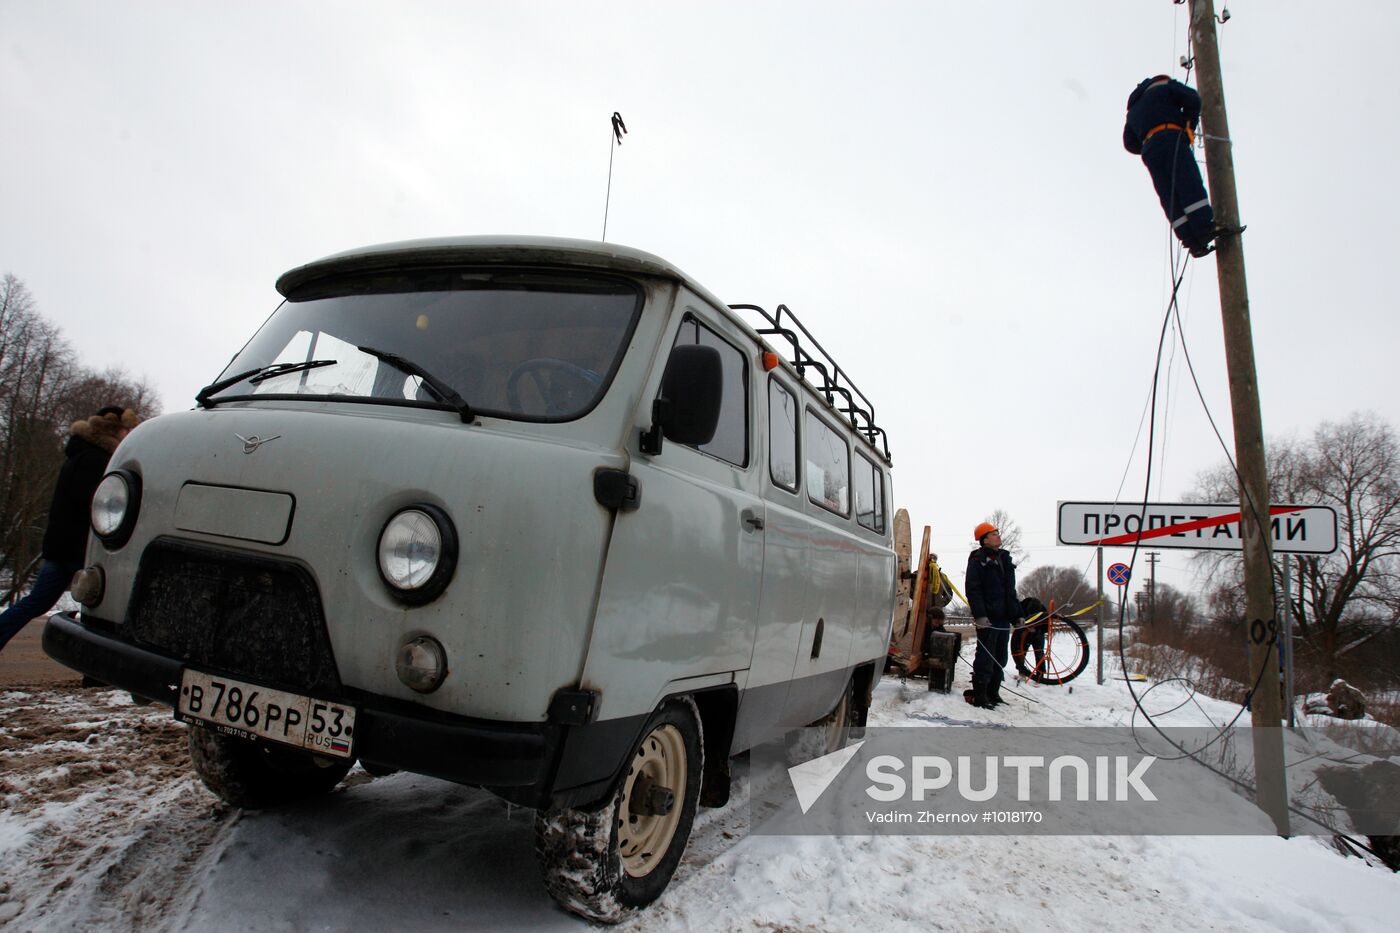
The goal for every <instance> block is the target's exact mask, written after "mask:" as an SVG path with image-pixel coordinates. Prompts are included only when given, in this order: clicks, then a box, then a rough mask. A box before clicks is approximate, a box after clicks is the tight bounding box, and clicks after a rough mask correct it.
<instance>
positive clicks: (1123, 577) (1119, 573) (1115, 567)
mask: <svg viewBox="0 0 1400 933" xmlns="http://www.w3.org/2000/svg"><path fill="white" fill-rule="evenodd" d="M1132 573H1133V572H1132V571H1131V570H1129V569H1128V565H1127V564H1112V565H1110V566H1109V568H1108V582H1109V583H1112V584H1113V585H1114V586H1127V585H1128V578H1129V577H1130V576H1132Z"/></svg>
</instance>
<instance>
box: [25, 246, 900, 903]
mask: <svg viewBox="0 0 1400 933" xmlns="http://www.w3.org/2000/svg"><path fill="white" fill-rule="evenodd" d="M277 288H278V291H279V292H281V293H282V295H283V296H285V298H286V300H285V301H284V302H283V303H282V305H281V306H280V307H278V309H277V310H276V312H275V313H273V315H272V316H271V317H270V318H269V319H268V321H267V322H266V323H265V324H264V325H263V326H262V328H261V329H259V330H258V332H257V334H256V335H254V337H253V339H252V340H251V341H249V343H248V344H247V346H245V347H244V348H243V349H242V351H240V352H239V353H238V354H237V355H236V356H235V357H234V358H233V360H232V361H231V362H230V363H229V365H228V367H227V368H226V369H225V371H224V372H223V373H222V374H221V375H220V376H219V378H218V379H217V380H216V381H215V382H214V383H212V384H211V385H209V386H207V387H206V388H205V389H203V390H202V391H201V392H200V393H199V396H198V400H197V401H198V405H199V407H198V408H196V409H194V410H192V411H187V412H182V413H179V414H172V415H166V416H163V417H160V418H157V419H154V420H152V421H149V422H147V423H146V424H143V425H142V426H140V427H139V428H137V429H136V430H135V431H134V432H132V434H131V436H130V437H128V438H127V440H126V441H125V442H124V443H123V444H122V445H121V447H119V448H118V450H117V452H116V454H115V455H114V456H113V458H112V461H111V467H110V472H109V473H108V475H107V477H106V478H105V479H104V480H103V482H102V485H101V487H100V488H99V490H98V492H97V495H96V497H95V498H94V501H93V506H92V514H93V530H94V534H93V537H92V539H91V542H90V545H89V550H88V557H89V560H88V564H89V566H88V567H87V568H86V569H85V570H84V571H82V572H80V574H79V576H78V578H77V580H76V581H75V590H74V595H75V598H77V599H78V600H79V602H80V603H81V604H82V609H81V611H80V612H78V613H74V614H60V615H56V616H54V617H53V618H52V620H51V621H50V622H49V624H48V626H47V627H46V629H45V633H44V645H45V648H46V650H47V651H48V653H49V654H50V655H52V656H53V657H54V658H56V659H57V660H59V661H61V662H63V663H65V664H67V665H68V666H70V667H72V668H74V669H76V670H79V671H81V672H83V673H84V674H88V675H91V676H92V677H95V678H98V679H100V680H103V681H105V682H107V683H110V684H113V685H116V686H119V687H121V688H124V689H128V690H130V691H132V692H133V693H135V694H137V695H139V696H143V697H148V698H153V699H156V700H160V701H162V702H165V703H169V704H170V705H171V706H173V707H174V708H175V715H176V716H177V717H178V718H180V719H181V720H183V721H185V722H187V723H189V725H190V730H189V734H190V753H191V757H192V759H193V761H194V766H195V768H196V770H197V771H198V772H199V774H200V776H201V777H202V778H203V780H204V782H205V783H206V784H207V785H208V786H209V787H210V789H211V790H213V791H214V792H215V793H216V794H218V795H219V796H220V797H222V798H223V799H225V800H227V801H228V802H230V803H232V804H235V805H239V806H246V807H260V806H270V805H277V804H289V803H291V802H293V801H295V800H297V799H301V798H305V797H307V796H308V795H312V794H318V793H324V792H326V791H328V790H330V789H331V788H333V787H334V786H335V785H336V783H337V782H338V781H339V780H340V779H341V778H342V777H343V776H344V775H345V774H346V772H347V771H348V770H349V768H350V767H351V766H352V764H353V763H354V762H355V761H356V760H358V761H360V762H361V763H362V764H363V765H364V767H365V768H366V769H367V770H369V771H371V772H373V773H386V772H388V771H390V770H395V769H405V770H409V771H414V772H418V773H421V774H428V775H434V776H437V777H441V778H445V779H447V780H451V781H457V782H461V783H464V784H471V785H478V786H481V787H485V788H488V789H489V790H491V791H493V792H494V793H496V794H499V795H500V796H501V797H503V798H505V799H507V800H510V801H513V802H515V803H519V804H523V805H526V806H529V807H533V808H535V809H536V810H537V811H538V813H539V816H538V818H537V823H536V831H537V843H538V845H537V848H538V851H539V853H540V857H541V860H542V863H543V868H544V876H545V881H546V886H547V887H548V888H549V890H550V892H551V894H553V895H554V896H555V897H556V898H558V899H559V901H560V902H561V903H562V904H564V905H565V906H566V907H568V908H569V909H571V910H574V911H576V912H578V913H581V914H584V915H586V916H589V917H592V918H594V919H598V920H605V921H607V920H616V919H618V918H619V917H620V916H621V915H622V914H623V913H624V912H625V911H626V910H627V909H629V908H635V907H640V906H643V905H645V904H647V903H649V902H650V901H652V900H654V899H655V898H656V897H657V896H658V895H659V894H660V893H661V891H662V890H663V889H664V888H665V886H666V884H667V882H668V881H669V880H670V877H671V875H672V873H673V872H674V871H675V868H676V864H677V862H678V861H679V860H680V857H681V853H682V851H683V850H684V847H685V842H686V839H687V837H688V835H689V831H690V826H691V821H692V819H693V817H694V813H695V808H696V806H697V805H703V806H719V805H722V804H723V803H725V801H726V800H727V799H728V795H729V767H728V763H729V759H730V757H731V756H732V755H735V754H737V753H739V752H742V751H744V750H746V749H748V748H751V747H753V746H754V745H756V744H758V743H760V742H762V741H765V740H767V739H770V738H772V737H774V736H777V735H780V734H782V733H784V732H785V731H786V730H788V729H790V728H793V727H796V726H801V725H804V724H808V723H814V722H818V721H821V722H823V723H824V724H825V725H827V726H828V727H829V729H830V733H831V739H832V742H833V745H834V744H838V743H840V742H842V741H844V735H845V732H846V730H847V729H848V728H850V727H851V726H860V725H862V724H863V722H864V715H865V710H866V708H867V707H868V704H869V696H870V692H871V690H872V688H873V684H874V682H875V680H876V678H877V677H878V676H879V673H880V671H881V669H882V666H883V664H884V658H885V651H886V645H887V644H888V638H889V631H890V625H891V619H892V613H893V608H894V592H895V557H894V552H893V548H892V541H891V527H890V526H891V524H892V522H891V521H890V519H889V511H890V510H889V506H888V503H889V502H890V481H889V464H890V458H889V451H888V446H887V443H886V441H885V437H884V434H883V432H882V431H881V430H880V428H879V427H878V426H877V425H876V424H875V421H874V417H873V406H871V405H870V403H869V402H868V400H866V399H865V397H864V396H863V395H861V394H860V393H859V392H858V391H857V390H855V388H854V386H852V384H851V383H850V380H849V379H848V378H847V376H846V375H845V373H844V372H843V371H841V369H840V368H839V367H838V366H837V365H836V364H835V362H834V361H833V360H831V359H830V357H829V356H828V355H827V354H826V353H825V351H824V350H822V349H821V347H820V346H819V345H818V344H817V343H816V341H815V340H813V339H812V338H811V337H810V335H809V334H808V333H807V332H806V330H805V329H804V328H802V326H801V324H800V323H798V322H797V321H796V320H795V319H794V318H793V317H792V315H791V312H789V311H788V310H787V309H786V308H781V307H780V308H779V309H778V311H777V313H776V314H771V315H770V314H768V313H766V312H763V311H762V310H761V309H758V308H754V307H752V306H737V308H738V310H736V309H734V308H730V307H727V306H726V305H724V304H723V303H722V302H720V301H719V300H718V299H716V298H715V297H714V296H712V295H711V294H710V293H709V292H707V291H705V290H704V289H702V288H700V287H699V286H698V285H696V284H695V283H694V282H693V281H691V280H690V279H689V278H688V277H687V276H685V275H684V274H683V273H681V272H680V271H679V270H677V269H676V268H675V267H673V266H671V265H670V264H668V263H666V262H665V261H663V260H661V259H659V258H657V257H655V256H652V255H650V254H647V253H644V252H640V251H637V250H632V249H627V248H624V247H620V246H615V245H612V244H603V243H594V242H585V241H576V240H561V239H543V238H523V237H510V238H503V237H469V238H460V239H439V240H421V241H412V242H405V243H395V244H390V245H385V246H375V247H370V248H365V249H358V250H353V251H351V252H346V253H341V254H338V255H335V256H331V257H328V258H326V259H322V260H320V261H318V262H314V263H311V264H309V265H305V266H302V267H300V268H297V269H294V270H292V271H290V272H288V273H287V274H285V275H283V276H282V277H281V278H280V279H279V280H278V282H277ZM740 311H743V312H744V313H746V314H751V315H753V316H754V317H755V320H757V322H758V324H759V328H758V329H757V330H755V329H754V328H753V327H750V326H749V325H748V324H746V323H745V322H744V320H743V318H742V317H741V314H740ZM765 335H766V336H768V337H776V338H777V339H776V340H774V344H775V345H776V346H778V347H781V348H782V349H783V350H784V352H785V353H786V354H787V357H788V359H783V358H781V357H780V356H779V355H778V354H777V353H776V352H775V351H774V348H773V346H770V344H769V343H767V342H765ZM789 360H790V361H789Z"/></svg>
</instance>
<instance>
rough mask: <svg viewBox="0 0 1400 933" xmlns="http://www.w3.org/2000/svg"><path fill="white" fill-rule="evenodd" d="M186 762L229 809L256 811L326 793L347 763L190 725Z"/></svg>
mask: <svg viewBox="0 0 1400 933" xmlns="http://www.w3.org/2000/svg"><path fill="white" fill-rule="evenodd" d="M190 761H191V762H192V763H193V764H194V770H195V773H196V774H198V775H199V778H200V780H202V781H203V782H204V786H205V787H207V788H209V790H211V791H212V792H213V793H214V794H215V795H216V796H217V797H218V798H219V799H221V800H223V801H224V802H225V803H229V804H232V805H233V806H235V807H243V808H244V809H249V810H258V809H262V808H264V807H276V806H282V805H285V804H290V803H295V802H297V801H299V800H305V799H306V798H308V797H317V796H320V795H321V794H325V793H329V792H330V791H331V790H332V789H334V787H335V786H336V785H337V784H339V783H340V781H341V779H342V778H344V777H345V775H346V773H348V772H349V770H350V768H351V766H352V765H354V762H353V761H342V760H339V759H333V758H325V757H323V756H320V755H312V754H311V753H309V752H303V751H298V750H297V749H292V748H286V749H283V748H275V747H272V746H267V745H259V744H256V743H254V742H249V741H246V740H244V739H236V738H233V737H232V736H227V735H221V734H219V733H217V732H215V731H214V730H212V729H206V728H205V727H203V726H195V725H192V726H190Z"/></svg>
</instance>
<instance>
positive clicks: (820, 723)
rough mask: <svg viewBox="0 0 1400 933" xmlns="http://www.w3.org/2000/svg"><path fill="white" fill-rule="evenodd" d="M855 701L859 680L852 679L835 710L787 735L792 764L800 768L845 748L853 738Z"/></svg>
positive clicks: (788, 756) (790, 765) (787, 749)
mask: <svg viewBox="0 0 1400 933" xmlns="http://www.w3.org/2000/svg"><path fill="white" fill-rule="evenodd" d="M855 704H856V699H855V681H854V679H852V680H850V681H847V682H846V690H845V692H844V693H842V694H841V698H840V699H839V700H837V701H836V706H835V707H833V708H832V710H831V712H829V713H827V714H826V715H825V716H823V717H822V718H821V719H818V720H817V721H816V722H812V723H808V724H807V725H806V726H804V727H803V728H801V729H793V730H792V731H790V732H789V733H788V734H787V735H786V736H785V737H784V741H785V742H786V744H787V748H786V755H787V763H788V767H796V766H797V765H800V764H805V763H806V762H809V761H812V760H814V759H817V758H820V757H822V756H823V755H830V754H831V753H832V752H836V751H840V750H841V749H843V748H845V747H846V745H847V744H848V743H849V742H850V739H851V725H852V723H853V722H854V721H855Z"/></svg>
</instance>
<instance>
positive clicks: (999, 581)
mask: <svg viewBox="0 0 1400 933" xmlns="http://www.w3.org/2000/svg"><path fill="white" fill-rule="evenodd" d="M972 536H973V537H974V538H976V539H977V545H978V546H977V550H975V551H973V552H972V553H971V554H970V555H968V558H967V591H966V592H967V602H968V605H969V606H970V607H971V609H972V618H973V624H974V625H976V626H977V656H976V657H975V658H973V661H972V705H973V706H980V707H983V708H984V709H991V708H992V707H995V706H997V705H998V704H1000V703H1001V702H1002V699H1001V681H1002V678H1003V677H1004V676H1005V671H1004V669H1005V667H1006V657H1007V650H1008V648H1009V647H1010V644H1011V628H1012V626H1013V625H1015V623H1016V620H1017V619H1019V618H1020V616H1021V603H1020V600H1018V599H1017V598H1016V565H1015V564H1014V563H1012V560H1011V554H1010V553H1009V552H1007V551H1003V550H1002V549H1001V534H1000V532H998V531H997V528H996V526H995V525H993V524H991V523H990V522H983V523H982V524H980V525H978V526H977V527H976V528H975V529H974V530H973V532H972Z"/></svg>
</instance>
